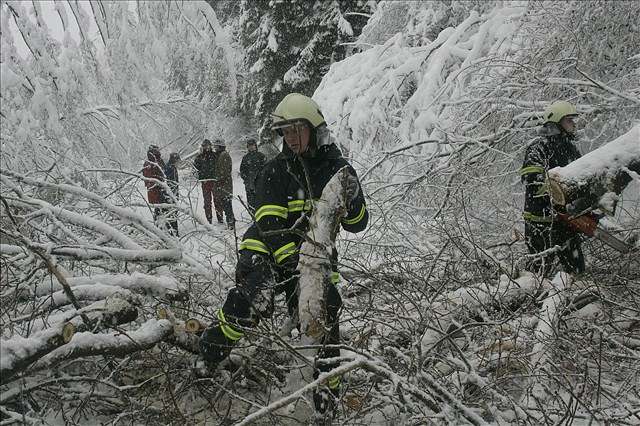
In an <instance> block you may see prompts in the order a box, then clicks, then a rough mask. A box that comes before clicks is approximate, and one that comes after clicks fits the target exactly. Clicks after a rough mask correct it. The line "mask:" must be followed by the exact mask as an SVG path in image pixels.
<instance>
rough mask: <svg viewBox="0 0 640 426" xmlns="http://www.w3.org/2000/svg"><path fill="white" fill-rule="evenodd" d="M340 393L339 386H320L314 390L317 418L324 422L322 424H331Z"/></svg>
mask: <svg viewBox="0 0 640 426" xmlns="http://www.w3.org/2000/svg"><path fill="white" fill-rule="evenodd" d="M339 395H340V389H339V388H335V389H329V388H328V387H326V386H322V387H319V388H317V389H316V390H315V391H314V392H313V405H314V406H315V409H316V419H317V420H322V421H323V422H324V423H322V422H321V424H329V425H330V424H331V420H332V419H333V417H334V415H335V410H336V407H337V405H338V403H337V400H338V396H339Z"/></svg>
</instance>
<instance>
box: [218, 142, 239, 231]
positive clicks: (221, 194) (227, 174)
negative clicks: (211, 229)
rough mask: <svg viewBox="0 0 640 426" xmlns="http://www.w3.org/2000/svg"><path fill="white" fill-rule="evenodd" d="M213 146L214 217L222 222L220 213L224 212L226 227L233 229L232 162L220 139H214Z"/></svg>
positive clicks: (234, 219) (234, 220)
mask: <svg viewBox="0 0 640 426" xmlns="http://www.w3.org/2000/svg"><path fill="white" fill-rule="evenodd" d="M214 146H215V149H216V166H215V186H214V193H213V200H214V203H215V206H216V217H217V219H218V223H222V213H223V212H224V214H225V215H226V217H227V227H228V228H229V229H234V228H235V222H236V218H235V216H234V215H233V207H232V205H231V200H232V198H233V179H232V178H231V169H232V166H233V164H232V162H231V156H230V155H229V153H228V152H227V150H226V146H225V143H224V141H223V140H222V139H216V141H215V143H214Z"/></svg>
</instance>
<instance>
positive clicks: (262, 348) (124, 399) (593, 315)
mask: <svg viewBox="0 0 640 426" xmlns="http://www.w3.org/2000/svg"><path fill="white" fill-rule="evenodd" d="M232 154H233V157H234V165H235V169H237V167H238V165H239V159H240V158H239V153H238V152H232ZM235 169H234V176H236V181H235V182H234V184H235V186H234V193H235V194H236V195H238V194H242V193H243V186H242V184H241V182H240V181H239V179H237V171H236V170H235ZM3 173H4V172H3ZM7 173H8V172H7ZM13 177H14V179H17V178H15V176H13ZM180 177H181V186H182V189H181V194H180V195H181V197H180V202H181V203H182V205H183V206H188V208H187V207H185V208H187V210H186V211H189V214H187V213H184V214H183V213H181V214H180V215H179V222H180V238H179V239H178V240H176V239H174V238H173V237H157V236H154V235H153V234H149V233H144V232H141V231H140V229H141V228H144V227H146V228H144V229H146V230H151V229H153V228H152V225H151V224H150V223H147V222H148V221H149V219H150V216H151V212H150V210H149V209H148V208H146V207H145V203H144V199H143V196H144V194H145V192H144V185H143V183H142V182H139V183H138V184H136V185H135V187H132V186H130V185H129V186H127V185H122V184H121V182H120V181H117V180H114V181H113V182H112V183H109V184H107V185H104V186H103V187H101V189H100V190H99V192H100V193H104V194H110V195H109V196H107V197H105V198H104V200H107V201H106V204H102V208H100V203H104V202H105V201H104V200H103V201H100V200H99V199H92V198H91V197H90V196H89V195H87V194H86V193H84V192H82V191H80V192H78V193H76V194H75V195H74V196H83V197H84V198H85V199H86V200H85V202H78V200H77V199H74V200H73V202H71V200H66V201H65V195H60V194H58V196H57V197H58V198H57V201H58V205H59V206H61V209H59V210H56V209H55V208H53V207H50V206H49V205H45V204H42V202H44V201H42V202H41V203H40V204H39V205H38V207H39V208H40V209H41V210H40V211H42V212H46V213H43V214H49V215H50V217H51V218H53V217H57V218H58V219H59V220H65V219H66V220H69V221H71V222H72V224H71V225H69V227H70V229H72V228H73V227H74V226H78V227H80V228H83V231H81V232H78V233H77V235H82V234H83V232H87V229H89V236H91V237H92V238H94V239H95V241H96V244H97V245H102V247H103V250H105V252H107V255H92V256H90V258H85V259H83V258H82V253H81V252H79V251H77V252H73V253H75V254H74V255H72V256H70V257H69V258H68V260H65V261H64V262H60V261H58V262H57V263H56V264H55V265H52V266H50V267H49V268H50V270H52V269H56V268H57V270H58V272H59V273H60V274H61V275H62V276H63V279H64V277H65V276H66V280H67V281H68V283H69V285H70V286H71V288H72V289H73V291H72V293H74V294H75V296H76V298H77V299H78V300H77V303H78V304H79V306H78V307H80V306H82V309H80V310H78V309H77V308H74V307H73V302H72V301H70V299H68V298H65V296H64V294H63V293H64V292H63V291H62V290H61V288H62V286H61V284H60V277H58V276H57V275H55V274H54V275H55V277H52V275H51V274H49V273H48V271H47V268H45V269H43V263H42V262H43V259H47V258H48V257H47V255H48V253H53V254H60V253H62V252H59V253H58V252H56V249H53V248H49V251H48V252H47V251H42V252H41V255H42V256H41V258H38V256H35V255H34V254H33V253H32V254H30V255H29V254H25V253H22V252H21V251H16V250H15V249H13V248H12V247H14V246H11V245H10V244H7V245H4V246H3V250H2V251H3V258H2V259H3V268H2V271H3V277H2V286H3V287H2V295H1V297H2V306H3V312H2V316H1V318H2V330H3V331H2V333H3V335H2V338H3V344H2V351H3V352H2V355H3V356H2V373H3V374H2V376H3V379H2V393H1V394H0V406H1V407H2V408H1V409H2V413H3V414H2V416H3V420H4V421H7V422H11V421H12V419H14V420H15V421H18V422H19V421H24V422H27V423H37V422H38V421H43V422H44V423H45V424H97V423H103V424H106V423H109V424H131V423H135V424H138V423H146V424H169V423H189V424H191V423H198V424H236V423H240V424H243V422H254V423H255V424H273V423H274V422H276V423H277V424H307V423H309V422H312V421H313V416H312V414H313V412H312V409H311V405H312V404H311V403H310V397H311V393H310V392H309V391H305V392H300V393H299V394H296V392H299V391H300V390H301V389H303V388H304V387H305V386H307V382H308V379H304V378H302V377H301V374H302V373H301V371H302V370H303V367H304V366H305V365H306V362H308V360H307V359H306V358H305V357H304V351H303V350H301V348H300V347H299V336H298V334H297V331H296V330H295V327H293V328H292V327H291V326H290V324H288V322H287V314H286V308H285V303H284V301H283V300H282V298H281V297H280V298H279V299H278V300H277V302H278V303H277V309H276V312H275V314H274V316H273V317H272V319H271V320H268V321H263V322H261V324H260V325H259V327H258V328H257V329H255V330H246V334H247V336H246V338H245V339H243V340H242V343H241V344H240V345H239V347H238V348H236V350H235V351H234V352H233V355H232V357H231V358H230V362H229V363H228V364H227V365H226V366H225V368H223V369H222V370H221V372H220V374H219V375H218V376H217V377H214V378H206V377H200V376H199V375H197V374H196V370H197V369H198V368H197V367H198V361H199V356H198V355H197V354H195V353H191V352H189V351H188V350H185V346H186V347H191V348H192V349H193V347H194V346H193V345H191V346H189V344H188V342H193V340H189V339H190V337H189V336H191V339H192V336H193V335H189V333H188V332H186V331H185V330H186V328H187V325H186V324H185V321H186V320H188V319H192V318H195V319H198V320H199V322H200V324H202V325H207V324H208V323H209V322H210V321H211V320H212V318H213V315H214V310H215V309H217V308H218V307H220V306H221V303H222V302H223V301H224V297H225V296H226V291H227V289H228V288H229V287H231V286H233V285H234V283H233V276H234V266H235V261H236V247H237V244H238V242H237V240H236V239H240V238H241V235H242V233H243V231H244V229H246V226H247V225H248V223H249V215H248V214H247V213H246V212H245V211H244V208H243V207H242V205H241V203H240V201H239V200H238V199H236V200H235V201H234V210H235V213H236V215H237V217H238V219H239V220H238V227H237V229H236V232H235V233H234V232H233V231H230V230H227V229H226V226H218V225H212V226H209V225H207V224H206V223H204V222H205V221H204V213H203V211H202V196H201V193H200V188H199V185H198V183H197V181H195V179H194V178H193V176H192V175H191V174H190V173H189V172H188V171H187V170H181V171H180ZM3 182H6V183H10V182H11V180H10V179H9V178H8V175H3ZM21 182H22V185H23V186H22V188H23V189H22V190H23V192H22V195H21V196H20V197H16V200H21V202H22V204H21V205H22V208H24V209H29V208H30V207H29V206H30V204H29V203H35V201H33V199H27V195H28V194H31V195H35V194H37V193H38V188H40V189H42V185H44V184H43V183H42V182H40V183H37V182H35V181H25V180H23V181H21ZM105 187H106V188H105ZM56 188H57V189H58V190H59V191H61V192H65V191H66V194H67V195H66V196H69V194H72V193H73V191H74V190H75V189H70V188H66V187H61V186H58V187H56ZM73 188H75V187H73ZM63 189H64V191H63ZM114 189H115V192H114ZM114 193H115V194H118V195H117V196H114ZM78 194H80V195H78ZM124 194H128V195H127V196H126V197H125V196H124ZM39 196H40V197H43V194H42V192H40V195H39ZM44 197H45V198H47V197H49V198H51V197H52V194H51V193H49V194H48V195H47V194H45V196H44ZM54 199H55V197H54ZM125 199H126V200H128V201H127V202H123V201H122V200H125ZM16 200H13V201H12V202H16V203H17V202H18V201H16ZM87 200H88V201H87ZM115 204H118V205H122V207H124V208H125V209H124V210H122V211H121V210H118V208H119V207H118V206H115ZM96 206H97V207H99V208H96ZM371 207H372V209H373V214H374V215H375V214H376V213H379V212H376V211H375V208H376V207H375V205H374V206H371ZM65 209H70V210H74V209H75V210H78V211H80V210H82V211H83V212H84V217H82V218H79V217H76V216H73V215H71V214H70V213H68V212H67V213H64V212H65V211H66V210H65ZM130 212H134V214H136V215H138V216H131V213H130ZM118 215H119V219H118V220H114V216H118ZM125 216H126V217H128V219H127V220H122V218H123V217H125ZM88 218H95V219H96V220H98V219H99V220H100V221H101V222H100V223H102V225H100V226H102V228H101V227H100V226H99V225H98V224H97V223H94V222H91V223H89V224H88V223H87V221H88V220H89V219H88ZM136 221H138V223H139V225H138V227H137V228H136V227H133V226H132V225H131V223H132V222H136ZM145 221H146V222H145ZM54 223H55V222H54ZM89 225H91V226H89ZM118 230H120V231H122V233H123V234H120V233H118V232H120V231H118ZM156 231H158V230H156ZM440 231H442V233H441V234H440V235H438V237H437V238H433V239H432V240H429V241H425V242H424V244H425V245H427V246H428V245H429V244H434V246H433V247H438V249H437V250H432V249H430V250H427V249H424V250H423V251H422V252H415V251H414V254H413V255H409V256H408V255H407V251H406V250H405V247H402V245H395V244H392V243H391V242H389V243H388V244H384V243H383V242H378V243H377V244H376V245H375V246H373V247H370V246H369V245H368V244H366V243H359V244H354V243H353V241H350V240H348V239H347V240H342V241H340V248H339V249H340V252H341V255H342V256H341V264H340V271H341V275H342V283H341V284H340V291H341V293H342V297H343V303H344V307H343V310H342V313H341V334H342V340H343V341H342V344H341V346H340V348H341V361H342V367H340V368H341V369H342V370H341V372H342V373H343V374H342V377H343V387H342V393H341V398H340V403H339V407H338V411H337V415H336V418H335V419H334V422H335V423H336V424H349V425H360V424H362V425H372V424H380V425H384V424H395V423H400V424H425V423H442V424H447V423H449V424H451V423H459V424H466V423H473V424H482V423H484V422H487V423H497V424H504V423H531V422H533V423H547V424H555V423H557V422H559V421H562V419H563V418H572V419H574V420H575V421H576V422H579V421H580V419H583V420H584V423H585V424H587V423H589V421H592V420H596V421H598V422H601V421H603V422H604V421H609V422H614V423H620V424H634V423H636V422H637V421H639V420H640V418H639V417H638V416H640V414H639V409H640V396H639V394H638V392H639V389H638V383H639V382H640V380H639V374H640V353H639V350H640V339H638V329H639V327H640V321H639V320H638V312H640V265H639V264H638V262H639V260H638V259H637V256H636V255H634V254H628V255H621V254H619V253H615V252H612V251H611V250H610V249H608V248H606V247H605V246H603V245H602V244H601V243H600V242H598V241H587V242H585V244H584V246H585V249H586V253H587V258H588V264H589V266H588V270H587V272H586V273H585V274H584V275H582V276H580V277H576V278H574V277H571V276H568V275H566V274H558V275H557V276H556V277H555V278H554V279H553V281H552V282H551V281H549V280H546V279H539V278H538V277H536V276H534V275H531V274H530V273H528V272H526V271H521V270H519V268H518V267H517V264H518V262H517V261H515V260H516V259H521V258H522V256H523V254H524V252H525V249H524V245H523V243H522V242H521V241H518V240H513V241H510V242H509V243H505V244H501V245H498V246H496V247H485V246H484V245H482V244H480V243H477V242H474V241H475V239H473V238H471V236H470V235H469V234H468V232H467V231H469V230H468V229H465V228H464V227H459V228H457V229H456V228H443V229H441V230H440ZM42 232H43V231H42V228H37V227H35V228H32V229H30V230H29V232H26V231H24V229H23V233H24V234H28V235H30V236H31V237H30V238H32V239H35V237H42V236H44V235H46V233H45V234H43V233H42ZM159 232H162V231H159ZM369 232H370V233H371V234H372V235H376V233H378V232H381V230H380V225H379V224H377V223H376V221H375V220H374V222H373V225H372V229H371V230H370V231H369ZM432 232H435V229H434V230H432ZM100 234H101V235H102V239H101V238H100V237H99V235H100ZM125 234H126V235H125ZM50 235H54V234H51V232H50ZM158 235H160V234H158ZM58 237H59V238H62V237H63V235H62V234H58ZM25 238H26V237H25ZM48 238H52V237H48ZM163 238H164V239H163ZM508 238H509V237H508V236H503V240H508ZM87 239H88V238H87ZM114 240H115V241H117V242H119V243H120V244H121V245H124V246H133V247H135V245H134V242H135V244H139V245H140V246H143V247H146V248H147V251H145V253H146V255H145V256H146V258H143V259H138V260H137V261H136V260H134V261H130V262H127V261H118V260H116V259H113V258H112V259H110V258H109V256H116V257H117V256H124V254H122V253H121V252H119V251H116V250H115V249H112V248H109V241H111V242H113V241H114ZM89 241H91V240H89ZM3 244H4V242H3ZM87 244H88V243H87ZM32 247H33V250H34V251H33V252H34V253H38V252H39V251H38V250H39V248H38V247H39V246H38V245H37V244H35V243H33V242H32ZM55 247H57V249H58V250H61V249H60V246H55ZM162 247H165V248H164V249H163V248H162ZM172 247H174V248H176V247H177V248H178V249H179V252H180V253H181V254H180V255H178V256H175V255H170V254H167V250H168V251H169V253H171V248H172ZM429 247H431V246H429ZM12 250H13V251H12ZM154 250H155V251H154ZM162 250H165V251H162ZM123 251H126V250H123ZM11 253H13V255H9V254H11ZM158 253H160V254H158ZM67 254H69V253H67ZM160 255H162V256H168V258H167V259H164V260H158V259H156V258H155V256H160ZM74 256H75V257H76V258H75V260H74ZM62 258H64V257H62ZM154 259H155V260H154ZM139 260H142V262H140V261H139ZM45 263H46V261H45ZM81 277H85V278H81ZM127 309H133V310H134V311H135V312H136V315H135V316H134V317H133V318H132V317H131V316H127V315H125V314H124V313H125V312H128V311H127ZM160 312H162V314H160ZM81 313H85V314H86V315H87V316H89V317H90V318H89V320H90V326H87V324H86V323H84V318H82V317H81V315H80V314H81ZM109 315H110V316H109ZM136 317H137V319H136ZM69 322H70V323H73V324H74V326H75V334H73V335H72V336H70V337H69V339H66V338H63V339H62V341H60V340H59V339H58V340H56V339H54V337H55V336H58V334H57V333H58V332H57V331H56V330H58V329H59V328H60V327H61V326H62V325H63V324H66V323H69ZM47 333H49V334H47ZM52 336H53V337H52ZM45 341H46V342H47V343H43V342H45ZM185 341H186V342H187V344H186V345H185V344H184V342H185ZM181 342H182V343H181ZM132 343H133V344H132ZM194 367H196V368H194ZM199 367H201V365H199ZM290 396H291V397H290ZM289 397H290V398H289ZM283 398H289V399H287V400H286V401H285V402H287V403H286V404H285V403H279V401H280V402H282V401H284V400H283ZM289 402H291V404H289ZM265 407H266V408H265ZM574 424H576V423H574Z"/></svg>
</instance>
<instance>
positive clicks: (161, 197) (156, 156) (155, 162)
mask: <svg viewBox="0 0 640 426" xmlns="http://www.w3.org/2000/svg"><path fill="white" fill-rule="evenodd" d="M164 168H165V164H164V161H163V160H162V155H161V154H160V148H158V146H157V145H150V146H149V149H147V159H146V160H145V162H144V165H143V166H142V175H143V176H144V177H145V178H148V179H145V181H144V185H145V186H146V187H147V201H148V202H149V204H162V203H164V202H165V200H166V194H165V193H164V189H163V188H162V185H161V184H159V183H158V182H154V181H153V180H150V179H155V180H157V181H160V182H164V180H165V176H164ZM163 213H164V209H163V208H162V207H155V206H154V208H153V220H154V221H155V222H156V224H158V222H159V221H160V220H161V216H162V215H163Z"/></svg>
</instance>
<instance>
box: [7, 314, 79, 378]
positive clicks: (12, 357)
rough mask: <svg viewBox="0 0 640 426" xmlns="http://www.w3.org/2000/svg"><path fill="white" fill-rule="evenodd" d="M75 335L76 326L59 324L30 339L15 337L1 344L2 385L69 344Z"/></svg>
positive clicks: (35, 334)
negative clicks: (47, 355)
mask: <svg viewBox="0 0 640 426" xmlns="http://www.w3.org/2000/svg"><path fill="white" fill-rule="evenodd" d="M74 333H75V326H74V325H73V324H70V323H59V324H56V325H55V326H54V327H52V328H49V329H47V330H44V331H40V332H38V333H34V334H33V335H31V336H30V337H27V338H25V337H21V336H13V337H12V338H10V339H8V340H2V342H0V385H3V384H5V383H7V382H8V381H10V379H11V378H12V377H14V376H15V375H16V374H18V373H20V372H21V371H23V370H24V369H25V368H27V367H28V366H29V365H30V364H32V363H33V362H35V361H36V360H38V359H39V358H41V357H42V356H44V355H46V354H48V353H50V352H52V351H54V350H55V349H57V348H58V347H60V346H62V345H64V344H65V343H68V342H69V341H70V340H71V338H72V337H73V335H74Z"/></svg>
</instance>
